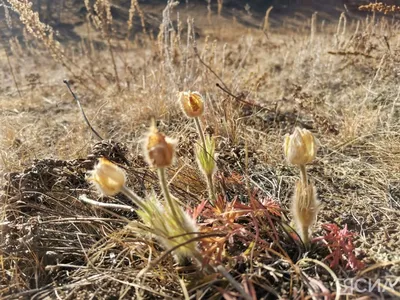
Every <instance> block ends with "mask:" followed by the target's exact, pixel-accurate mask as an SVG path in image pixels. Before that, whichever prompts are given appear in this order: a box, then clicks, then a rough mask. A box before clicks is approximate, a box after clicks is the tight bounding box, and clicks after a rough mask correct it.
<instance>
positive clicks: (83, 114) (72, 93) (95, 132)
mask: <svg viewBox="0 0 400 300" xmlns="http://www.w3.org/2000/svg"><path fill="white" fill-rule="evenodd" d="M63 82H64V83H65V84H66V86H67V88H68V90H69V91H70V93H71V95H72V97H74V99H75V101H76V103H77V104H78V106H79V110H80V111H81V113H82V116H83V119H84V120H85V123H86V125H87V126H89V128H90V130H91V131H92V132H93V134H94V135H95V136H96V137H97V138H98V139H99V140H101V141H102V140H104V139H103V138H102V137H101V135H100V134H99V133H98V132H97V131H96V130H95V129H94V128H93V126H92V125H91V124H90V122H89V120H88V118H87V117H86V114H85V111H84V110H83V107H82V104H81V102H80V101H79V99H78V97H77V96H76V95H75V93H74V92H73V91H72V89H71V86H70V84H69V82H68V80H66V79H64V81H63Z"/></svg>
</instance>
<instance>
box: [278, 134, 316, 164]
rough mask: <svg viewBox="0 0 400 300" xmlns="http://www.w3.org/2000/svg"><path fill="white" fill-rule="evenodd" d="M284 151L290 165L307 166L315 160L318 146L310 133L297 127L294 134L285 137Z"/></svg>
mask: <svg viewBox="0 0 400 300" xmlns="http://www.w3.org/2000/svg"><path fill="white" fill-rule="evenodd" d="M283 150H284V152H285V156H286V159H287V161H288V162H289V163H291V164H293V165H306V164H308V163H310V162H312V161H313V159H314V158H315V155H316V153H317V145H316V141H315V138H314V136H313V134H312V133H311V132H310V131H308V130H307V129H300V128H299V127H296V129H295V130H294V132H293V134H291V135H290V136H289V135H288V134H287V135H286V136H285V142H284V144H283Z"/></svg>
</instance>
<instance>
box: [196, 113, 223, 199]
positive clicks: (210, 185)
mask: <svg viewBox="0 0 400 300" xmlns="http://www.w3.org/2000/svg"><path fill="white" fill-rule="evenodd" d="M194 123H195V124H196V129H197V132H198V134H199V136H200V139H201V143H202V147H203V151H205V152H206V154H207V144H206V138H205V136H204V132H203V129H202V128H201V124H200V119H199V118H198V117H196V118H194ZM206 178H207V186H208V196H209V197H210V201H211V204H212V205H214V203H215V201H216V200H217V196H216V194H215V187H214V182H213V178H212V174H207V175H206Z"/></svg>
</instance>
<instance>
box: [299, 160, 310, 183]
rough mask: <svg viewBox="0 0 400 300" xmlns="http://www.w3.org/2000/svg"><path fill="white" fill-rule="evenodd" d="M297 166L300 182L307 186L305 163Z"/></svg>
mask: <svg viewBox="0 0 400 300" xmlns="http://www.w3.org/2000/svg"><path fill="white" fill-rule="evenodd" d="M299 168H300V177H301V182H302V183H303V185H304V187H307V184H308V179H307V171H306V166H305V165H300V166H299Z"/></svg>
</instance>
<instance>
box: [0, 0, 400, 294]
mask: <svg viewBox="0 0 400 300" xmlns="http://www.w3.org/2000/svg"><path fill="white" fill-rule="evenodd" d="M13 2H15V3H16V2H20V1H10V3H11V4H12V3H13ZM99 2H102V3H103V2H107V3H108V1H99ZM0 3H1V2H0ZM138 3H139V2H137V1H132V5H133V7H134V8H131V10H129V7H127V8H126V9H125V11H126V12H125V14H123V15H122V16H126V18H125V19H123V20H119V19H118V18H113V19H111V21H110V23H109V24H108V25H109V26H110V28H107V30H109V31H107V32H105V31H103V32H102V29H101V28H103V27H101V28H100V30H99V31H96V30H97V29H96V28H95V27H94V26H92V25H93V24H92V25H90V24H85V26H79V28H78V27H77V28H78V29H77V31H78V34H80V35H81V36H85V39H83V40H82V41H80V42H73V41H69V42H67V41H65V40H64V43H61V44H58V43H56V41H55V40H53V38H54V39H57V38H62V37H56V36H54V37H53V36H51V40H46V39H48V36H45V35H39V37H42V41H40V40H36V39H34V38H32V37H31V36H30V35H28V34H25V35H23V36H22V37H21V39H20V40H18V41H17V40H10V41H8V40H6V39H5V40H3V46H4V47H5V49H7V50H6V51H8V54H9V57H8V58H7V56H6V55H4V50H1V51H3V53H2V52H0V68H1V70H3V72H2V73H1V74H0V82H1V85H0V91H1V93H0V113H1V119H0V128H1V131H0V141H1V142H0V162H1V163H0V168H1V170H0V171H1V172H2V173H3V174H5V176H4V178H2V179H1V180H2V182H1V183H2V185H3V187H4V188H3V190H2V194H1V203H2V207H1V211H0V229H1V235H0V244H1V248H0V268H1V269H0V272H1V276H0V278H1V279H0V295H1V297H3V299H14V298H31V297H34V296H35V297H36V299H38V298H39V299H42V298H46V297H49V298H56V297H58V298H62V299H68V298H80V299H86V298H90V297H94V298H107V297H114V298H128V297H134V296H135V295H136V296H137V295H138V294H142V293H144V294H145V295H147V296H148V297H151V298H162V299H169V298H173V297H175V298H184V295H187V294H188V295H190V296H191V297H194V298H196V297H197V298H203V299H205V298H206V299H210V298H213V297H215V298H221V297H222V296H221V295H224V296H225V297H229V296H231V297H238V296H237V294H236V293H237V291H235V289H234V287H233V286H231V285H230V283H231V282H229V281H227V280H226V278H225V277H221V276H218V275H216V274H211V275H208V276H202V275H201V274H199V272H197V271H196V269H195V268H194V267H193V266H191V265H187V266H177V265H175V264H174V260H173V258H172V256H171V255H163V250H162V249H161V248H160V246H159V245H158V244H157V243H156V242H154V241H152V240H151V239H148V238H147V237H143V235H140V234H137V231H136V229H135V228H137V226H139V225H138V223H137V222H136V221H135V220H136V213H135V212H126V211H118V210H107V209H105V208H97V207H90V206H87V205H84V204H82V202H81V201H79V197H80V196H81V195H82V194H86V195H88V196H89V197H90V198H92V199H95V198H96V195H95V194H94V193H93V191H92V190H91V189H90V187H89V186H88V184H87V183H86V181H85V174H86V173H87V171H88V170H90V169H91V168H92V166H93V164H94V162H95V160H96V158H97V157H100V156H107V157H110V158H111V159H113V160H114V161H116V162H118V163H120V164H121V165H123V166H124V167H125V168H126V170H127V172H128V175H129V178H130V183H129V185H130V186H131V187H133V189H134V190H135V191H136V192H137V193H139V194H141V195H144V193H145V191H146V190H151V189H152V188H154V189H155V191H156V192H157V193H159V192H160V191H159V188H158V185H157V179H156V175H155V173H154V172H153V171H151V170H148V168H147V167H146V164H145V162H144V159H143V155H142V153H141V146H140V141H141V139H142V138H143V134H144V132H145V128H146V127H147V125H148V124H149V120H150V118H151V117H155V118H156V120H158V127H159V129H160V130H162V131H164V132H165V133H166V134H168V135H169V136H172V137H174V138H177V139H178V140H179V146H178V159H177V162H176V164H175V165H174V166H173V167H172V168H170V169H169V178H171V179H172V182H171V185H172V193H173V194H174V195H176V196H177V197H178V198H179V199H180V200H181V201H182V202H183V203H184V204H185V205H187V207H188V208H189V209H194V208H195V207H197V206H198V205H199V204H200V203H201V201H202V199H204V197H206V195H207V191H206V189H207V185H206V182H203V179H202V176H201V173H200V171H199V170H198V169H197V168H196V165H195V158H194V144H195V142H196V141H197V134H196V131H195V130H194V128H193V126H192V123H191V122H190V120H187V119H185V118H184V117H183V116H182V113H181V112H180V110H179V105H178V104H177V92H178V91H182V90H199V91H200V92H201V93H202V94H203V95H204V96H205V99H206V105H207V110H206V114H205V116H204V117H203V118H202V122H203V124H204V126H205V127H207V130H208V131H209V132H213V135H214V136H215V138H216V141H217V143H216V151H217V152H218V153H219V156H218V172H217V174H216V179H217V182H218V184H217V189H218V191H219V192H220V193H221V194H222V195H224V196H225V197H226V199H228V200H232V199H234V198H235V197H237V198H238V201H239V200H240V202H243V205H247V204H248V203H251V201H250V199H251V198H252V197H250V196H249V195H250V194H254V195H255V196H253V197H254V198H257V199H258V200H260V201H261V199H267V200H274V201H275V202H274V203H278V204H279V207H280V210H281V212H282V214H283V215H286V214H287V211H288V207H289V206H290V203H289V202H290V199H291V195H292V193H293V190H292V187H293V185H294V182H295V181H296V179H297V173H296V171H295V170H294V168H292V167H288V166H287V165H286V164H285V162H284V158H283V154H282V142H283V136H284V134H285V133H288V132H291V131H292V130H293V128H294V127H295V126H300V127H304V128H308V129H310V130H311V131H312V132H313V133H314V134H315V136H316V137H317V138H318V140H319V143H320V150H319V152H318V155H317V159H316V161H315V162H314V163H313V164H312V165H311V166H310V167H309V174H310V176H311V178H313V180H314V182H315V185H316V187H317V191H318V198H319V200H320V201H321V202H322V205H323V207H322V209H321V212H320V214H319V217H318V222H317V224H316V226H315V228H314V233H313V236H314V237H317V236H322V235H324V231H323V229H322V224H326V223H336V224H338V225H339V227H344V226H345V225H346V224H347V228H348V229H349V230H351V231H352V232H355V233H357V235H356V237H355V239H354V242H355V247H356V251H355V253H356V255H357V257H358V258H359V259H360V260H362V261H363V262H364V264H365V266H366V267H371V271H368V269H365V270H366V271H364V272H362V271H361V272H360V273H358V275H359V276H360V277H361V278H372V279H373V280H376V279H377V278H379V279H381V280H382V281H381V282H382V283H384V280H389V281H390V280H391V282H393V280H394V278H396V276H399V274H400V263H399V261H400V256H399V252H400V234H399V232H400V231H399V222H398V219H399V217H400V137H399V135H400V133H399V132H400V122H399V116H400V101H399V97H400V90H399V87H398V84H397V81H398V77H399V72H400V69H399V68H398V64H399V59H398V54H399V51H400V35H399V33H400V30H399V24H398V23H397V21H396V20H395V19H387V18H384V17H380V16H374V17H372V15H371V16H368V17H367V18H364V17H363V18H359V19H357V18H350V16H349V15H348V14H343V15H342V16H341V17H340V19H338V21H337V22H335V23H323V22H322V21H323V20H321V18H320V17H319V16H318V15H314V17H313V18H311V16H310V17H309V19H308V20H309V21H307V22H304V21H302V22H299V24H297V25H296V26H295V29H293V26H292V25H293V24H295V22H296V19H294V20H292V21H290V20H289V19H288V22H287V23H286V25H285V24H284V25H282V26H279V27H277V26H273V24H274V10H272V11H270V12H269V14H268V15H269V19H270V20H269V21H270V24H269V26H266V25H265V24H264V23H263V20H257V19H256V18H252V17H251V16H249V15H248V14H247V13H246V12H243V13H242V12H240V11H238V12H237V15H236V16H235V18H234V19H233V20H232V18H231V16H229V14H228V12H227V11H226V12H224V10H225V6H222V1H219V2H218V3H219V7H215V8H213V7H211V8H212V9H213V10H211V13H210V12H207V8H206V7H204V8H203V7H201V8H196V10H192V9H190V7H189V9H186V8H185V5H184V4H181V5H179V6H177V7H172V6H171V7H167V8H154V7H145V6H143V7H139V4H138ZM224 5H225V4H224ZM177 11H179V18H178V15H177ZM207 13H208V14H209V16H208V18H207ZM69 14H71V16H75V17H76V12H75V11H74V10H73V9H72V8H71V11H70V12H69ZM263 15H265V14H263ZM28 16H29V15H28ZM155 16H156V17H155ZM199 16H201V17H199ZM11 17H12V18H13V22H14V26H17V27H18V26H19V25H18V24H17V19H16V18H17V16H16V14H15V13H14V14H12V15H11ZM85 17H86V16H83V17H82V21H85ZM192 17H194V19H192ZM121 18H122V17H121ZM106 19H107V18H106ZM106 19H105V20H106ZM311 19H312V20H313V21H311ZM32 20H33V21H32V22H37V21H35V19H34V18H32ZM128 20H132V21H128ZM127 22H128V24H131V25H129V26H126V24H127ZM121 24H124V25H121ZM132 24H133V25H132ZM36 25H37V24H36ZM251 25H255V26H251ZM126 27H128V28H129V29H130V28H133V29H136V31H134V32H131V33H130V34H129V33H127V32H124V29H123V28H126ZM157 28H159V29H160V30H159V31H158V29H157ZM260 28H268V32H263V31H262V30H261V29H260ZM137 29H139V30H140V31H137ZM49 32H52V31H49ZM101 33H103V36H109V37H110V36H111V37H112V38H105V39H104V41H103V40H102V38H101V37H102V35H101ZM118 36H121V37H122V38H118ZM129 36H130V37H131V40H127V39H126V37H129ZM43 39H45V41H48V43H46V42H43ZM54 45H57V47H56V48H54V47H55V46H54ZM53 46H54V47H53ZM60 49H62V50H60ZM49 50H50V53H49ZM57 51H60V52H57ZM54 52H56V53H54ZM57 53H58V54H57ZM52 56H53V57H54V58H55V60H52ZM113 62H114V63H113ZM10 66H11V67H12V68H13V73H14V76H15V79H14V76H13V74H12V73H11V69H10ZM64 78H69V79H70V80H71V81H72V82H74V89H75V91H76V92H77V93H78V95H79V96H80V98H81V101H82V104H83V106H84V107H85V109H86V113H87V115H88V117H89V119H90V120H91V122H92V124H93V125H94V127H95V128H96V129H97V130H98V131H99V132H100V133H101V135H102V136H103V137H104V138H105V139H106V140H108V139H112V141H102V142H99V141H97V140H96V139H95V138H94V137H93V136H92V134H91V133H90V131H89V130H88V128H87V127H86V126H85V124H84V122H83V120H82V118H81V116H80V115H79V112H78V109H77V107H76V105H75V103H74V102H73V99H71V96H70V94H69V93H68V91H67V89H66V88H65V86H64V85H63V83H62V80H63V79H64ZM15 82H17V83H18V87H19V90H20V93H21V97H20V96H19V94H18V90H17V89H16V85H15ZM216 83H218V84H220V85H221V86H222V87H224V88H226V89H228V90H229V91H230V92H231V93H232V94H233V95H234V96H235V97H232V96H230V95H228V94H227V93H226V92H224V91H222V90H221V89H220V88H218V87H216ZM116 141H118V142H119V143H116ZM128 163H129V165H128ZM239 175H240V176H239ZM238 178H240V180H239V179H238ZM102 201H106V202H111V199H103V200H102ZM113 202H120V203H122V204H130V203H127V199H125V198H124V197H119V196H117V197H115V199H113ZM266 203H270V202H268V201H267V202H266ZM221 205H222V204H221ZM228 208H229V205H228V204H227V206H226V207H223V208H221V209H228ZM242 209H244V208H243V207H242ZM206 212H207V210H206V211H205V213H206ZM207 213H210V214H211V212H207ZM228 215H229V214H228ZM258 217H259V219H258ZM258 217H257V222H256V221H255V219H252V217H251V214H250V215H243V216H240V218H241V219H240V222H241V226H244V227H243V228H244V230H247V232H248V234H249V235H248V236H244V237H242V236H237V235H233V236H232V241H233V243H230V242H232V241H226V244H225V247H226V248H225V250H226V252H225V253H224V255H225V259H223V264H224V265H225V267H226V268H227V269H228V270H229V271H230V274H231V275H232V276H233V277H234V278H235V280H236V281H237V282H238V283H240V284H241V285H242V286H243V287H244V289H245V290H246V292H248V293H249V294H250V295H256V296H257V297H259V298H261V297H262V296H263V295H264V296H265V295H267V297H270V298H275V297H276V296H277V295H281V296H282V297H283V298H285V297H286V298H290V299H291V298H304V297H307V295H319V296H321V294H320V293H322V292H324V291H325V290H324V289H326V291H327V293H329V294H330V295H331V297H334V296H335V293H336V291H337V290H336V285H335V284H337V283H338V282H337V281H336V282H335V280H334V279H333V278H332V275H331V274H330V273H329V270H328V271H327V270H326V268H325V267H326V264H328V263H327V262H326V261H324V260H323V259H324V257H325V256H326V255H327V254H328V253H326V250H323V249H322V248H323V247H322V246H321V244H317V243H316V246H315V248H313V249H312V250H311V251H310V252H309V253H304V251H303V249H301V245H299V244H298V243H297V242H296V240H295V239H293V238H292V239H291V238H290V234H289V235H288V234H287V232H286V231H285V230H284V228H285V227H282V226H281V227H279V226H280V224H283V223H285V222H284V219H279V218H276V219H274V220H275V221H273V224H274V226H270V223H268V219H266V216H264V215H262V216H258ZM204 218H206V217H203V218H200V219H199V222H200V223H201V222H203V221H204ZM289 218H290V216H289ZM216 219H218V218H217V217H216ZM276 220H277V221H276ZM221 222H222V221H221ZM240 222H239V223H240ZM251 222H255V223H254V224H258V225H259V226H260V230H261V236H260V237H259V238H258V237H255V238H254V239H253V237H252V236H251V235H250V234H255V232H254V231H255V229H254V227H253V226H250V225H248V224H253V223H251ZM266 224H268V225H266ZM213 226H214V225H213ZM215 226H216V225H215ZM229 226H232V227H229V228H230V230H232V232H233V229H232V228H233V226H234V224H230V225H229ZM246 226H247V227H246ZM216 228H217V226H216ZM218 230H220V228H218ZM221 230H222V229H221ZM226 230H227V232H229V230H228V229H226ZM271 230H272V231H271ZM273 230H276V232H275V233H276V234H278V236H279V239H275V236H274V234H275V233H271V232H274V231H273ZM214 239H217V237H214ZM252 241H257V242H256V243H255V246H254V245H253V244H252V243H251V242H252ZM208 242H210V241H209V240H207V239H204V240H203V241H202V243H203V245H208V244H207V243H208ZM246 243H247V244H246ZM252 245H253V246H252ZM208 246H209V245H208ZM252 247H253V248H252ZM302 257H308V258H311V259H314V261H307V260H301V258H302ZM214 259H215V260H218V259H217V258H216V257H214ZM315 260H319V261H322V262H323V263H324V265H323V266H318V267H317V266H316V264H317V263H315ZM154 262H157V264H155V263H154ZM304 264H306V265H304ZM149 265H150V266H151V268H148V269H145V268H146V267H149ZM143 269H145V270H147V272H146V273H145V275H143V274H141V273H140V272H141V270H143ZM333 271H334V274H336V275H335V276H336V277H337V278H338V280H339V283H343V280H344V279H346V278H352V277H355V276H357V273H356V272H355V271H351V270H348V269H346V268H345V266H344V265H338V266H337V267H336V268H334V269H333ZM321 285H322V286H323V287H324V288H321ZM343 288H344V287H343V286H342V293H343V291H344V289H343ZM399 288H400V286H399V284H397V286H395V287H393V288H392V289H391V290H390V289H386V291H384V292H380V291H378V290H377V288H376V287H375V290H374V291H371V293H368V292H359V293H356V292H357V291H354V292H355V294H358V295H369V296H371V297H377V298H379V297H392V298H396V297H398V296H399V293H400V289H399ZM196 295H197V296H196ZM336 295H337V294H336Z"/></svg>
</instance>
